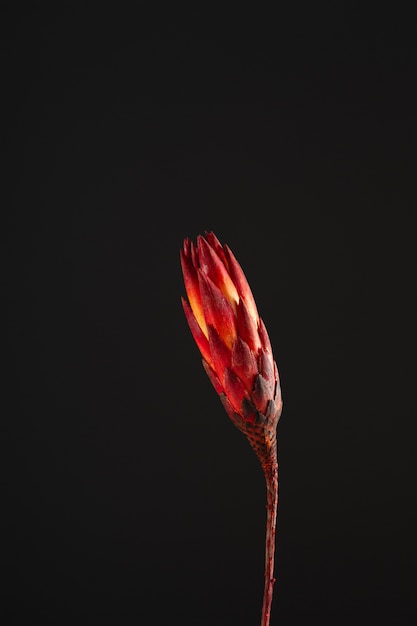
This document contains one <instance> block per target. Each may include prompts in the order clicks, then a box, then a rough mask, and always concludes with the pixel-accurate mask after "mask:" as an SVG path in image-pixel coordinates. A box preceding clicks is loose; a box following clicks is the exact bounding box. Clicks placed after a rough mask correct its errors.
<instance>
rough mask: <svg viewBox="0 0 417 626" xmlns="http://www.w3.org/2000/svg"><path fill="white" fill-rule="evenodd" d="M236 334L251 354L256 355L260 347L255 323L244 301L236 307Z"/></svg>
mask: <svg viewBox="0 0 417 626" xmlns="http://www.w3.org/2000/svg"><path fill="white" fill-rule="evenodd" d="M237 332H238V335H239V337H241V338H242V339H243V341H245V342H246V343H247V344H248V346H249V348H250V349H251V350H252V352H253V353H254V354H255V355H257V354H258V350H259V348H260V347H261V342H260V340H259V335H258V328H257V323H256V322H255V321H254V319H253V317H252V316H251V315H250V313H249V311H248V308H247V306H246V303H245V301H244V300H240V302H239V304H238V307H237Z"/></svg>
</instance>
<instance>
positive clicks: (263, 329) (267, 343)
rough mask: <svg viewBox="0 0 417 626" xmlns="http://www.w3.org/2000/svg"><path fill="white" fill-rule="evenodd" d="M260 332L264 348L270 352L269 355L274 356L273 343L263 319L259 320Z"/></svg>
mask: <svg viewBox="0 0 417 626" xmlns="http://www.w3.org/2000/svg"><path fill="white" fill-rule="evenodd" d="M258 332H259V337H260V340H261V343H262V348H263V349H264V350H265V351H266V352H269V354H272V346H271V342H270V340H269V336H268V332H267V330H266V327H265V324H264V323H263V320H262V318H259V323H258Z"/></svg>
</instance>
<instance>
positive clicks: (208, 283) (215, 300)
mask: <svg viewBox="0 0 417 626" xmlns="http://www.w3.org/2000/svg"><path fill="white" fill-rule="evenodd" d="M198 279H199V291H200V294H201V303H202V307H203V311H204V317H205V321H206V324H207V325H211V326H214V328H215V329H216V330H217V332H218V334H219V335H220V337H221V338H222V339H223V341H224V343H225V344H226V345H227V346H228V347H229V348H230V349H231V348H232V345H233V341H234V339H235V337H236V318H235V315H234V312H233V309H232V306H231V304H230V303H229V301H228V300H227V298H226V297H225V296H224V295H223V294H222V292H221V291H220V289H219V288H218V287H217V286H216V285H215V284H214V283H213V281H212V280H210V278H209V277H208V276H206V274H204V273H203V272H202V271H201V270H198Z"/></svg>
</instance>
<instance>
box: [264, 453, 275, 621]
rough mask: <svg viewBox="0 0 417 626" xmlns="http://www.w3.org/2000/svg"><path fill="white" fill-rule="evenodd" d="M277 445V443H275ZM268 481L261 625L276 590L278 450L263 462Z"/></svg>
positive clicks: (269, 608)
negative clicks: (267, 461)
mask: <svg viewBox="0 0 417 626" xmlns="http://www.w3.org/2000/svg"><path fill="white" fill-rule="evenodd" d="M275 445H276V443H275ZM263 471H264V474H265V482H266V494H267V505H266V510H267V514H266V540H265V588H264V598H263V605H262V619H261V626H269V621H270V617H271V605H272V596H273V590H274V583H275V578H274V558H275V531H276V521H277V511H278V461H277V456H276V452H275V454H273V455H272V458H270V460H269V463H265V464H263Z"/></svg>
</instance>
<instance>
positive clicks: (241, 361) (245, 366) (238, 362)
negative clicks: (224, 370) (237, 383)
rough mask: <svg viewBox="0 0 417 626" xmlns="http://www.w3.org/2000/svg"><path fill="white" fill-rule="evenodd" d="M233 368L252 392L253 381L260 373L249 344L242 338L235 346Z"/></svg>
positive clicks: (238, 339)
mask: <svg viewBox="0 0 417 626" xmlns="http://www.w3.org/2000/svg"><path fill="white" fill-rule="evenodd" d="M231 367H232V370H233V371H234V373H235V374H237V375H238V376H239V378H240V380H241V381H242V382H243V384H244V385H245V386H246V388H247V389H248V390H249V391H250V390H251V389H252V385H253V379H254V377H255V376H256V374H257V373H258V367H257V363H256V359H255V357H254V355H253V353H252V351H251V350H250V348H249V346H248V344H247V343H246V342H245V341H243V339H241V338H240V337H237V338H236V340H235V343H234V344H233V350H232V359H231Z"/></svg>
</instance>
